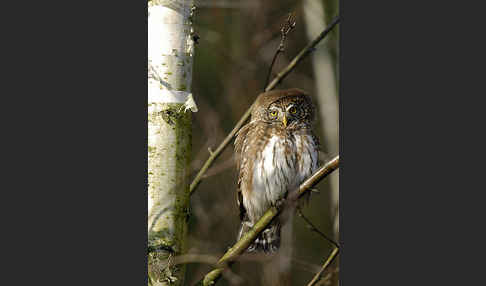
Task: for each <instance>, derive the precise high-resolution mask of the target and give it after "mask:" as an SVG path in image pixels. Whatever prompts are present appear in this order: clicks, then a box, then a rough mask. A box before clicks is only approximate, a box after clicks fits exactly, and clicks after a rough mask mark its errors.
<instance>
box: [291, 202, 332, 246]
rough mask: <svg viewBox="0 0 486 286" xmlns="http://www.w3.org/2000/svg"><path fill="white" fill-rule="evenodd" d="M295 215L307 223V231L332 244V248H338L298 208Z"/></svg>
mask: <svg viewBox="0 0 486 286" xmlns="http://www.w3.org/2000/svg"><path fill="white" fill-rule="evenodd" d="M297 213H298V214H299V216H300V217H301V218H302V219H303V220H304V221H305V222H306V223H307V226H308V227H309V229H310V230H311V231H314V232H317V233H318V234H320V235H321V236H322V237H323V238H324V239H325V240H327V241H329V242H330V243H332V244H333V245H334V247H336V248H339V244H338V243H337V242H335V241H334V240H332V239H331V238H329V237H328V236H327V235H325V234H324V233H323V232H322V231H320V230H319V229H318V228H317V227H316V226H315V225H314V224H313V223H312V222H311V221H310V219H308V218H307V217H306V216H305V215H304V214H303V213H302V210H301V209H300V208H297Z"/></svg>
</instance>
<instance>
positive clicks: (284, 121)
mask: <svg viewBox="0 0 486 286" xmlns="http://www.w3.org/2000/svg"><path fill="white" fill-rule="evenodd" d="M282 123H283V125H284V127H285V128H287V116H285V115H284V116H283V118H282Z"/></svg>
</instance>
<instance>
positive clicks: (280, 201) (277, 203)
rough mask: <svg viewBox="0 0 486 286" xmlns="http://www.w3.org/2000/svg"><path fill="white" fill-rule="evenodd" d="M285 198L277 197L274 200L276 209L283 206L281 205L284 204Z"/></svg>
mask: <svg viewBox="0 0 486 286" xmlns="http://www.w3.org/2000/svg"><path fill="white" fill-rule="evenodd" d="M285 200H286V199H285V198H281V199H278V200H277V201H276V202H275V207H276V208H277V209H281V208H282V207H283V205H284V204H285Z"/></svg>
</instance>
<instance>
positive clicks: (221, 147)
mask: <svg viewBox="0 0 486 286" xmlns="http://www.w3.org/2000/svg"><path fill="white" fill-rule="evenodd" d="M339 21H340V17H339V15H338V16H336V17H335V18H334V19H333V20H332V22H331V24H330V25H329V26H328V27H327V28H326V29H325V30H324V31H322V33H320V34H319V36H317V38H315V39H314V40H313V41H312V42H311V43H309V44H308V45H307V46H306V47H305V48H304V49H302V51H300V53H299V54H298V55H297V56H295V58H294V59H293V60H292V61H291V62H290V63H289V64H288V65H287V67H286V68H285V69H283V70H282V71H281V72H280V73H279V74H278V75H277V76H276V77H275V78H274V79H273V81H272V82H270V84H269V85H268V86H267V87H266V88H265V92H267V91H270V90H272V89H274V88H275V87H276V86H277V85H278V84H279V83H280V82H281V81H282V80H283V79H284V78H285V77H286V76H287V75H288V74H289V73H290V72H291V71H292V70H293V69H294V68H295V67H296V66H297V64H298V63H300V62H301V61H302V60H303V59H304V58H305V57H306V56H308V55H309V54H310V53H311V52H312V51H313V50H314V47H315V46H316V45H317V44H318V43H319V42H320V41H322V39H324V38H325V37H326V36H327V34H329V32H330V31H331V30H332V29H333V28H334V27H335V26H336V25H337V24H338V23H339ZM254 105H255V103H253V104H252V105H251V106H250V108H249V109H248V110H247V111H246V112H245V114H243V116H242V117H241V119H240V120H239V121H238V123H236V125H235V127H234V128H233V130H231V132H230V133H229V134H228V136H226V138H225V139H224V140H223V142H221V144H220V145H219V146H218V148H217V149H216V150H215V151H213V152H212V153H210V156H209V158H208V160H207V161H206V162H205V163H204V165H203V166H202V168H201V170H199V172H198V173H197V175H196V177H195V178H194V180H193V181H192V183H191V185H190V187H189V190H190V194H191V195H192V194H193V193H194V190H195V189H196V187H197V186H198V185H199V183H200V182H201V180H202V179H203V175H204V173H205V172H206V171H207V169H208V168H209V167H210V166H211V164H212V163H213V162H214V160H216V158H218V156H219V155H220V154H221V153H222V152H223V150H224V149H225V148H226V146H228V144H229V142H230V141H231V139H233V137H234V136H235V134H236V132H238V130H240V128H241V127H242V126H243V124H245V122H246V120H247V119H248V118H249V117H250V114H251V110H252V108H253V106H254Z"/></svg>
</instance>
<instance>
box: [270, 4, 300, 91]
mask: <svg viewBox="0 0 486 286" xmlns="http://www.w3.org/2000/svg"><path fill="white" fill-rule="evenodd" d="M295 24H296V23H295V17H294V16H293V15H292V13H289V16H288V17H287V21H285V23H284V24H283V25H282V28H281V29H280V45H279V46H278V49H277V51H275V55H273V59H272V63H271V64H270V69H269V70H268V75H267V80H265V85H264V87H266V86H267V85H268V82H269V81H270V76H271V75H272V70H273V65H274V64H275V62H276V61H277V57H278V55H279V54H280V53H283V52H285V40H286V39H287V35H288V34H289V33H290V31H292V29H294V28H295Z"/></svg>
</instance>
